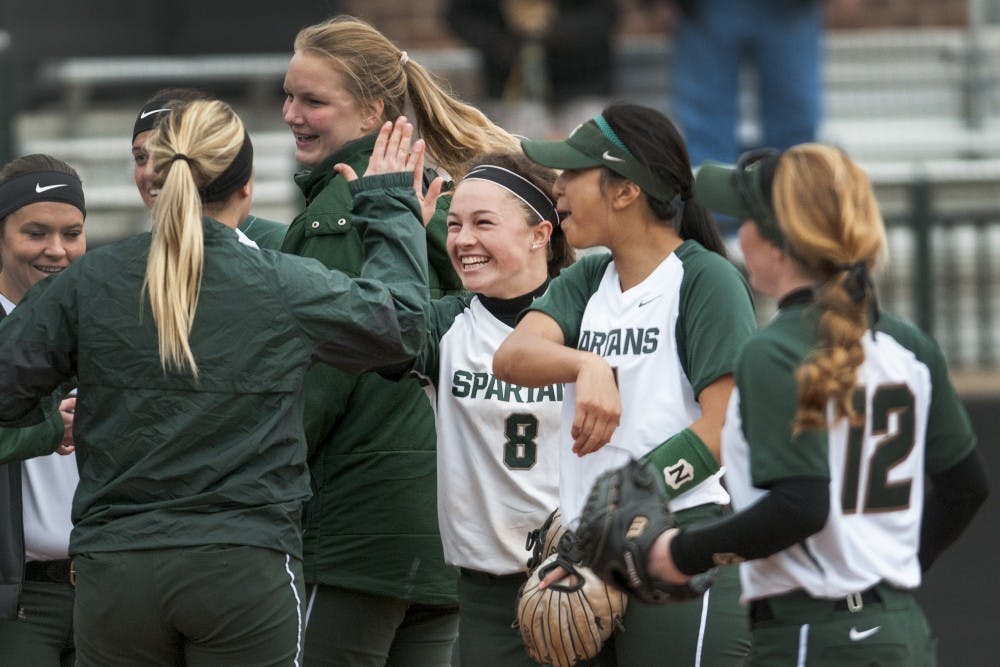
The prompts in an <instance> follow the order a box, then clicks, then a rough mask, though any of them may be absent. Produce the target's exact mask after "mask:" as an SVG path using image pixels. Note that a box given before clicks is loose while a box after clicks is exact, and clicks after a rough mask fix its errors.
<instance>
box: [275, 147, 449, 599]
mask: <svg viewBox="0 0 1000 667" xmlns="http://www.w3.org/2000/svg"><path fill="white" fill-rule="evenodd" d="M374 143H375V137H374V136H369V137H364V138H362V139H359V140H357V141H354V142H351V143H350V144H347V145H346V146H344V147H343V148H341V149H340V150H339V151H337V152H336V153H335V154H334V155H332V156H330V158H328V159H327V160H326V161H324V162H323V164H321V165H320V166H319V167H318V168H317V169H315V170H314V171H312V172H304V173H301V174H297V175H296V178H295V180H296V183H297V184H298V185H299V187H300V188H301V189H302V192H303V194H304V195H305V197H306V209H305V211H304V212H303V213H302V214H301V215H299V216H298V217H296V218H295V220H293V221H292V224H291V225H290V226H289V229H288V233H287V234H286V236H285V243H284V246H283V247H282V250H284V251H285V252H291V253H295V254H297V255H302V256H305V257H314V258H316V259H318V260H320V261H321V262H323V264H325V265H326V266H328V267H330V268H338V269H340V270H342V271H345V272H346V273H347V274H348V275H353V274H355V273H356V272H357V270H358V268H359V267H360V261H361V254H360V245H359V235H358V231H357V224H356V221H355V219H354V216H353V215H352V214H351V211H350V199H349V197H348V195H347V183H346V182H345V180H344V179H343V178H342V177H340V176H339V175H337V174H336V172H334V171H333V169H332V167H333V165H334V164H336V163H337V162H345V163H347V164H349V165H351V166H352V167H353V168H354V170H355V171H356V172H357V173H358V174H361V173H364V170H365V168H366V167H367V165H368V160H369V158H370V156H371V153H372V148H373V146H374ZM446 210H447V202H439V210H438V213H437V215H436V216H435V218H434V220H433V221H432V222H431V224H430V226H429V229H428V233H427V242H428V260H429V265H430V271H429V277H430V288H431V294H432V295H433V296H439V295H442V294H444V293H446V292H451V291H455V290H457V289H460V288H461V282H460V281H459V280H458V278H457V277H456V276H455V274H454V272H453V271H452V269H451V262H450V261H449V260H448V257H447V254H446V253H445V251H444V238H445V235H446V229H445V224H444V218H445V215H446ZM305 395H306V408H305V430H306V438H307V440H308V443H309V451H310V459H309V468H310V472H311V474H312V485H313V499H312V501H311V502H310V503H309V505H308V507H307V510H306V521H305V536H304V550H305V551H304V553H305V559H304V566H305V577H306V581H307V582H310V583H321V584H325V585H333V586H340V587H343V588H348V589H351V590H360V591H365V592H367V593H373V594H377V595H384V596H388V597H393V598H399V599H407V600H414V601H418V602H422V603H425V604H452V603H454V602H455V600H456V599H457V588H456V587H457V576H456V572H455V570H454V569H453V568H450V567H448V566H446V565H445V563H444V554H443V551H442V547H441V537H440V534H439V532H438V525H437V491H436V487H437V477H436V467H437V463H436V454H435V433H434V414H433V412H432V410H431V405H430V402H429V401H428V399H427V396H426V395H425V393H424V390H423V389H422V388H421V386H420V385H419V384H418V382H417V380H415V379H413V378H410V377H407V378H405V379H403V380H401V381H399V382H392V381H390V380H387V379H384V378H382V377H380V376H378V375H377V374H374V373H369V374H366V375H363V376H361V377H353V376H350V375H347V374H346V373H342V372H340V371H337V370H336V369H334V368H331V367H330V366H325V365H322V364H317V365H316V366H314V367H313V368H312V369H311V370H310V372H309V374H308V375H307V377H306V385H305Z"/></svg>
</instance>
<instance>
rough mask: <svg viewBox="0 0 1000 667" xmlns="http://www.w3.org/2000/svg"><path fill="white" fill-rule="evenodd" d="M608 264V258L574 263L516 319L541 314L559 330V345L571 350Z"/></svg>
mask: <svg viewBox="0 0 1000 667" xmlns="http://www.w3.org/2000/svg"><path fill="white" fill-rule="evenodd" d="M610 263H611V255H610V254H600V255H588V256H587V257H584V258H582V259H580V260H578V261H576V262H575V263H573V264H571V265H570V266H568V267H566V268H565V269H563V270H562V272H561V273H560V274H559V275H558V276H557V277H556V278H554V279H553V280H552V282H551V283H549V288H548V289H547V290H546V291H545V294H543V295H542V296H540V297H538V298H537V299H535V301H534V302H533V303H532V304H531V306H530V307H529V308H527V309H525V311H524V313H521V315H520V316H519V317H524V314H525V313H528V312H531V311H533V310H537V311H539V312H542V313H545V314H546V315H548V316H549V317H551V318H552V319H553V320H555V321H556V324H558V325H559V328H560V329H561V330H562V333H563V344H564V345H567V346H569V347H573V348H575V347H576V344H577V341H578V340H579V339H580V322H581V321H582V320H583V313H584V311H585V310H586V308H587V302H589V301H590V297H591V296H593V294H594V292H596V291H597V288H598V286H599V285H600V284H601V277H602V276H603V275H604V271H605V269H607V267H608V264H610Z"/></svg>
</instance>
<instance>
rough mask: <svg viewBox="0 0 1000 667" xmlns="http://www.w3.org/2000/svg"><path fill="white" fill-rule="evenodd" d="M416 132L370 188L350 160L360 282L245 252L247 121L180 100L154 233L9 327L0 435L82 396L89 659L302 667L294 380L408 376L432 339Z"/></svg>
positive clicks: (390, 129) (82, 543)
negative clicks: (330, 373)
mask: <svg viewBox="0 0 1000 667" xmlns="http://www.w3.org/2000/svg"><path fill="white" fill-rule="evenodd" d="M412 131H413V128H412V125H410V124H409V123H407V122H406V120H405V119H404V118H400V119H399V120H397V122H396V123H395V124H390V123H386V124H384V125H383V126H382V128H381V130H380V132H379V136H378V139H377V140H376V142H375V145H374V150H373V157H372V159H371V160H370V162H369V165H368V170H367V173H366V176H365V177H364V178H362V179H358V180H354V172H353V170H352V169H350V167H348V166H346V165H345V166H338V167H337V169H338V170H340V171H341V173H343V174H344V176H345V179H346V180H350V181H353V182H352V183H351V185H350V190H351V192H352V193H353V194H354V202H355V205H356V208H357V214H356V217H355V221H356V223H357V225H358V227H359V228H360V230H361V236H362V239H363V243H364V248H365V256H366V259H365V262H364V263H363V266H362V267H361V270H360V275H359V276H358V277H353V278H352V277H349V276H346V275H344V274H343V273H341V272H338V271H329V270H327V269H326V268H325V267H323V266H322V265H321V264H319V263H318V262H315V261H311V260H303V259H300V258H295V257H291V256H288V255H285V254H282V253H278V252H273V251H267V250H259V249H256V248H250V247H247V246H246V245H244V244H242V243H241V242H240V240H239V239H238V237H237V234H236V231H235V228H236V226H237V225H238V224H239V222H240V221H241V220H243V219H244V218H246V214H247V211H248V210H249V208H250V203H251V199H252V191H253V179H252V173H253V166H252V165H253V147H252V144H251V142H250V139H249V136H248V134H247V133H246V130H245V129H244V126H243V123H242V122H241V121H240V119H239V118H238V116H236V114H235V113H234V112H233V110H232V109H231V108H230V107H229V106H228V105H226V104H225V103H222V102H219V101H195V102H191V103H189V104H188V105H186V106H184V107H183V108H176V109H174V110H173V112H172V113H171V114H170V117H169V119H168V120H167V121H166V122H165V123H164V124H163V125H162V126H160V127H159V129H158V131H157V132H156V134H155V135H154V136H153V137H152V138H151V140H150V143H149V150H150V156H151V159H152V161H153V167H154V169H155V171H156V173H157V175H158V178H159V179H160V193H159V196H158V198H157V202H156V205H155V207H154V213H153V217H154V225H153V230H152V232H151V233H150V234H141V235H138V236H135V237H132V238H130V239H127V240H125V241H121V242H119V243H114V244H111V245H108V246H105V247H102V248H100V249H98V250H96V251H92V252H91V253H89V254H87V255H84V256H83V257H81V258H80V259H78V260H77V261H76V262H74V263H73V264H72V265H71V266H70V267H69V268H68V269H66V270H65V271H63V272H62V273H61V274H60V275H58V276H56V277H55V278H54V279H53V280H51V281H47V282H46V283H45V284H43V285H38V286H36V287H35V288H34V289H32V290H31V291H29V293H28V294H27V295H26V296H25V298H24V299H23V300H22V301H21V303H20V304H19V305H18V308H17V309H16V310H15V311H14V312H13V313H12V314H10V315H8V316H7V317H6V318H5V319H4V321H3V322H2V323H0V340H2V341H3V344H2V345H0V425H4V426H20V425H26V424H30V423H33V422H37V421H38V420H39V419H41V418H42V417H43V413H42V410H41V406H40V403H39V401H40V400H41V399H43V398H45V397H47V396H49V395H50V394H51V392H52V391H53V389H54V388H55V387H56V386H58V385H59V383H61V382H64V381H66V380H67V379H69V378H71V377H75V378H76V380H77V385H78V387H79V395H78V399H77V411H76V421H75V424H74V429H75V435H76V444H77V454H78V457H79V461H80V484H79V487H78V490H77V493H76V496H75V498H74V504H73V520H74V524H75V525H74V528H73V533H72V536H71V540H70V548H69V552H70V554H71V555H72V556H73V558H74V564H75V570H76V586H77V588H76V596H77V597H76V607H75V616H74V623H75V630H76V643H77V664H78V665H81V666H84V667H89V666H97V665H100V666H102V667H105V666H108V665H122V666H124V665H135V664H142V665H178V664H183V665H189V666H194V665H204V666H208V665H212V666H219V665H233V666H236V665H241V666H245V665H293V664H294V665H298V664H300V656H301V634H302V628H303V619H302V607H301V602H302V599H303V596H304V588H303V584H302V570H301V556H302V528H301V514H302V506H303V504H304V502H305V500H306V499H307V498H308V497H309V493H310V489H309V476H308V467H307V464H306V448H305V446H304V442H305V438H304V435H303V432H302V422H301V415H302V412H301V410H302V407H301V402H300V401H301V398H300V394H301V387H302V381H303V378H304V376H305V372H306V369H307V367H308V366H309V364H310V363H311V362H312V361H313V359H314V358H316V359H321V360H323V361H325V362H326V363H330V364H335V365H337V366H338V367H339V368H342V369H344V370H345V371H349V372H361V371H364V370H366V369H369V368H373V367H381V366H384V365H395V364H406V363H410V362H411V361H412V358H413V356H414V355H415V354H416V352H417V351H418V350H419V349H420V347H421V345H422V342H423V340H424V338H425V336H426V323H425V318H424V314H423V313H424V308H425V306H426V302H427V294H426V287H424V285H425V284H426V279H427V276H426V257H425V251H424V243H425V242H424V230H423V229H422V227H421V225H419V224H418V223H416V222H414V221H413V216H414V214H415V212H416V211H418V210H419V208H418V207H419V205H418V203H417V201H416V199H415V198H414V196H413V192H412V181H413V175H412V172H413V171H414V169H415V166H416V165H417V163H418V162H419V160H420V157H421V156H422V149H423V145H422V143H420V142H418V143H417V144H415V145H414V148H413V152H412V153H411V151H410V149H409V141H410V138H411V136H412ZM373 201H377V202H378V205H377V206H375V205H374V204H373Z"/></svg>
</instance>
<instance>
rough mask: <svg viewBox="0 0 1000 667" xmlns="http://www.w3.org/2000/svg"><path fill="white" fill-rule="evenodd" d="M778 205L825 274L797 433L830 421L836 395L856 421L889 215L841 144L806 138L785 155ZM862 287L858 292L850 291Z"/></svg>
mask: <svg viewBox="0 0 1000 667" xmlns="http://www.w3.org/2000/svg"><path fill="white" fill-rule="evenodd" d="M772 196H773V201H774V211H775V214H776V217H777V219H778V222H779V225H780V227H781V231H782V232H783V233H784V235H785V237H786V238H787V239H788V243H789V250H790V252H791V253H792V255H793V256H794V257H795V258H796V259H797V260H798V261H799V262H801V263H802V264H803V265H804V266H805V268H806V269H807V270H808V271H809V272H810V273H811V274H812V275H815V276H817V277H818V278H819V279H820V285H819V287H818V289H817V299H816V304H817V307H818V308H819V309H820V311H821V315H820V319H819V329H818V336H819V342H818V344H817V346H816V348H815V349H814V350H813V352H812V353H811V354H810V356H809V357H808V358H807V359H806V360H805V361H804V362H803V363H802V364H801V365H800V366H799V368H798V370H797V371H796V380H797V383H798V393H799V396H798V399H799V403H798V410H797V411H796V414H795V422H794V425H793V432H796V433H797V432H799V431H803V430H811V429H821V428H825V427H826V426H827V420H826V408H827V405H828V404H829V402H830V400H831V399H832V400H833V407H834V415H835V417H836V418H840V417H844V416H846V417H848V419H849V420H850V421H851V422H852V423H857V421H858V419H859V418H858V415H857V413H856V411H855V409H854V405H853V404H852V394H853V392H854V385H855V382H856V380H857V370H858V367H859V366H860V365H861V364H862V362H864V359H865V356H864V349H863V348H862V346H861V338H862V336H863V335H864V333H865V330H866V329H867V328H868V327H869V326H871V325H872V324H873V323H872V322H869V321H868V313H869V308H870V307H871V306H873V305H874V302H873V299H874V298H875V296H874V293H873V290H872V288H871V287H870V286H869V285H867V284H863V285H862V286H861V287H863V295H861V292H859V291H858V286H857V285H849V283H851V282H852V281H854V282H856V281H858V280H859V279H860V280H861V282H862V283H865V281H867V279H868V278H867V272H870V271H872V270H874V268H875V265H876V263H877V262H878V261H879V260H880V259H882V257H883V256H884V254H885V247H886V237H885V226H884V224H883V222H882V214H881V213H880V212H879V208H878V203H877V202H876V200H875V195H874V193H873V192H872V187H871V183H870V182H869V180H868V177H867V175H865V173H864V172H863V171H862V170H861V168H860V167H858V165H857V164H855V163H854V161H852V160H851V158H850V157H849V156H848V155H847V154H846V153H844V152H843V151H842V150H839V149H837V148H833V147H830V146H823V145H821V144H801V145H799V146H795V147H793V148H791V149H789V150H787V151H785V153H784V154H782V156H781V158H780V160H779V162H778V166H777V169H776V170H775V174H774V184H773V186H772ZM852 291H853V292H857V293H856V294H854V296H853V297H852V294H851V292H852Z"/></svg>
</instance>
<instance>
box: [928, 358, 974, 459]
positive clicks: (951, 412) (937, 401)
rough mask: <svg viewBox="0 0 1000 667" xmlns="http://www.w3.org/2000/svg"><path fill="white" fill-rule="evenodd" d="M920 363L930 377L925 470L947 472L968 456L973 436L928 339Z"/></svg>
mask: <svg viewBox="0 0 1000 667" xmlns="http://www.w3.org/2000/svg"><path fill="white" fill-rule="evenodd" d="M920 356H921V360H922V361H923V362H924V363H926V364H927V367H928V369H929V370H930V373H931V406H930V413H929V414H928V417H927V439H926V447H927V449H926V451H925V453H924V456H925V457H926V458H925V462H924V467H925V468H926V469H927V471H928V472H931V473H937V472H941V471H944V470H947V469H948V468H950V467H951V466H953V465H954V464H956V463H958V462H959V461H961V460H962V459H964V458H965V457H966V456H968V455H969V452H971V451H972V450H973V449H974V448H975V446H976V434H975V431H973V429H972V422H971V421H970V420H969V414H968V413H967V412H966V411H965V406H964V405H962V401H961V400H960V399H959V398H958V394H957V393H956V391H955V386H954V385H953V384H952V383H951V378H950V377H949V376H948V367H947V365H946V363H945V360H944V355H943V354H941V349H940V348H939V347H938V346H937V343H935V342H934V341H933V340H930V339H928V340H927V343H926V347H925V349H924V351H923V352H922V353H921V355H920Z"/></svg>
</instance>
